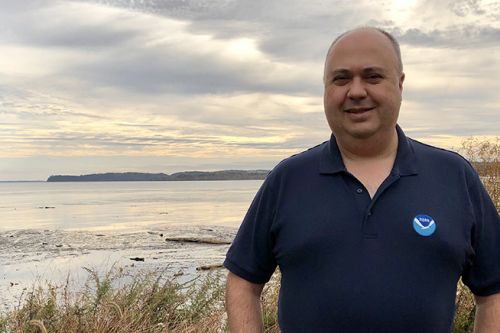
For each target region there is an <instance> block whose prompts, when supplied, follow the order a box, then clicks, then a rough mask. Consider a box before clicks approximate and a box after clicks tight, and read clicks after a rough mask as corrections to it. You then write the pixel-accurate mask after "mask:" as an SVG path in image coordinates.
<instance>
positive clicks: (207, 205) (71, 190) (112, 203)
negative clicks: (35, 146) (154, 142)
mask: <svg viewBox="0 0 500 333" xmlns="http://www.w3.org/2000/svg"><path fill="white" fill-rule="evenodd" d="M261 184H262V181H261V180H246V181H241V180H240V181H190V182H75V183H46V182H35V183H21V182H20V183H15V182H14V183H0V231H8V230H14V229H61V230H78V229H85V230H100V229H144V228H149V227H151V226H154V225H157V224H158V225H165V224H171V225H184V224H190V225H224V226H234V227H237V226H239V224H240V223H241V220H242V218H243V216H244V214H245V212H246V210H247V209H248V206H249V205H250V203H251V200H252V198H253V196H254V195H255V193H256V192H257V190H258V188H259V186H260V185H261Z"/></svg>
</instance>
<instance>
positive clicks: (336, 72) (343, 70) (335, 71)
mask: <svg viewBox="0 0 500 333" xmlns="http://www.w3.org/2000/svg"><path fill="white" fill-rule="evenodd" d="M349 73H350V71H349V70H347V69H343V68H340V69H335V70H332V71H330V73H329V74H330V75H337V74H349Z"/></svg>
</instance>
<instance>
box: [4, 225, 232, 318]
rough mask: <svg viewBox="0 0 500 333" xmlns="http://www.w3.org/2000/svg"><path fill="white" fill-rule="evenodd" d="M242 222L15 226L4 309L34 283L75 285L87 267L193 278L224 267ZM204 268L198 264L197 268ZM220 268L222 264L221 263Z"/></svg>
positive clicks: (8, 241) (8, 238)
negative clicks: (93, 227)
mask: <svg viewBox="0 0 500 333" xmlns="http://www.w3.org/2000/svg"><path fill="white" fill-rule="evenodd" d="M235 233H236V228H232V227H224V226H176V227H173V226H162V225H156V226H152V227H151V228H149V229H148V230H143V231H124V230H119V231H114V230H104V231H101V230H99V231H88V230H87V231H67V230H11V231H5V232H1V233H0V311H6V310H9V309H12V308H13V307H14V306H16V305H18V304H19V299H21V298H22V297H23V295H25V294H26V293H27V292H28V291H29V290H30V289H31V288H32V287H33V286H34V285H36V284H41V285H43V284H44V283H45V282H46V281H49V282H52V283H56V284H61V283H64V282H65V281H66V280H67V279H69V280H70V281H71V282H72V283H71V284H72V285H74V286H75V288H78V286H81V285H82V284H83V282H84V281H85V280H86V278H87V277H88V273H87V272H86V271H85V270H84V269H83V268H82V267H87V268H91V269H96V270H97V271H98V272H101V273H102V272H107V271H109V269H110V268H111V267H113V266H114V267H123V268H125V269H127V270H130V271H131V272H132V273H133V271H139V270H156V271H158V270H162V271H164V276H166V277H176V278H177V279H180V280H186V281H187V280H189V279H192V278H193V277H195V276H196V275H198V274H202V272H204V270H202V268H207V267H206V266H208V267H212V268H213V267H220V265H221V264H222V262H223V260H224V257H225V254H226V251H227V249H228V248H229V244H230V242H231V241H232V239H233V238H234V235H235ZM197 269H198V270H197ZM215 269H218V268H215Z"/></svg>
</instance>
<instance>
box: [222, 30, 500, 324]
mask: <svg viewBox="0 0 500 333" xmlns="http://www.w3.org/2000/svg"><path fill="white" fill-rule="evenodd" d="M402 67H403V66H402V62H401V55H400V51H399V46H398V43H397V42H396V40H395V39H394V38H393V37H392V36H391V35H389V34H388V33H387V32H385V31H382V30H379V29H376V28H359V29H355V30H352V31H348V32H346V33H344V34H343V35H341V36H340V37H339V38H337V39H336V40H335V41H334V42H333V44H332V46H331V47H330V50H329V52H328V55H327V59H326V63H325V73H324V83H325V91H324V107H325V114H326V118H327V120H328V124H329V126H330V128H331V130H332V136H331V139H330V141H328V142H325V143H323V144H321V145H319V146H317V147H314V148H312V149H310V150H308V151H306V152H303V153H301V154H298V155H295V156H292V157H290V158H288V159H286V160H285V161H283V162H282V163H280V164H279V165H278V166H277V167H276V168H275V169H274V170H273V171H272V172H271V173H270V174H269V176H268V177H267V179H266V181H265V182H264V184H263V185H262V187H261V189H260V190H259V192H258V193H257V195H256V197H255V199H254V201H253V202H252V205H251V207H250V209H249V211H248V213H247V215H246V217H245V220H244V221H243V223H242V226H241V227H240V230H239V231H238V234H237V236H236V238H235V240H234V242H233V244H232V246H231V248H230V249H229V251H228V254H227V258H226V261H225V263H224V264H225V266H226V267H227V268H228V269H229V271H230V273H229V275H228V280H227V294H226V302H227V311H228V318H229V326H230V329H231V332H245V333H247V332H262V329H263V328H262V327H263V325H262V319H261V313H260V295H261V292H262V288H263V286H264V284H265V283H266V282H267V281H268V280H269V278H270V276H271V275H272V273H273V272H274V270H275V268H276V267H277V266H279V268H280V271H281V274H282V275H281V289H280V298H279V309H278V314H279V323H280V327H281V330H282V332H285V333H289V332H301V333H302V332H341V333H346V332H356V333H357V332H359V333H361V332H363V333H365V332H377V333H378V332H405V333H412V332H415V333H417V332H418V333H422V332H425V333H445V332H451V327H452V322H453V314H454V300H455V294H456V286H457V281H458V280H459V278H460V277H461V278H462V279H463V281H464V283H465V284H466V285H467V286H469V288H470V289H471V290H472V292H473V293H474V294H475V295H476V300H477V314H476V324H475V326H476V327H475V332H476V333H493V332H500V294H499V293H500V219H499V215H498V212H497V211H496V209H495V207H494V205H493V203H492V202H491V200H490V198H489V197H488V195H487V193H486V192H485V190H484V188H483V187H482V185H481V182H480V180H479V177H478V175H477V174H476V172H475V171H474V170H473V169H472V167H471V166H470V165H469V164H468V163H467V162H466V161H465V160H464V159H463V158H461V157H460V156H458V155H457V154H455V153H452V152H448V151H444V150H441V149H438V148H434V147H430V146H427V145H424V144H422V143H419V142H417V141H414V140H411V139H409V138H407V137H406V136H405V134H404V133H403V131H402V130H401V128H399V126H398V125H397V124H396V123H397V119H398V114H399V109H400V104H401V94H402V90H403V82H404V78H405V75H404V73H403V68H402ZM435 112H436V113H438V112H439V110H436V111H435Z"/></svg>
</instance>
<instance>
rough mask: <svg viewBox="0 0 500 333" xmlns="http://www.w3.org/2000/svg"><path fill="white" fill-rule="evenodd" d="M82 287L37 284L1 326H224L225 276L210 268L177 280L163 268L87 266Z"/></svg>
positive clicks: (25, 330) (115, 329) (150, 330)
mask: <svg viewBox="0 0 500 333" xmlns="http://www.w3.org/2000/svg"><path fill="white" fill-rule="evenodd" d="M87 271H88V273H89V279H88V281H87V284H86V285H85V287H83V290H81V291H78V292H72V291H71V290H69V289H70V287H69V283H68V282H66V283H65V284H63V285H60V286H57V285H52V284H48V285H46V286H43V287H34V288H33V290H32V291H31V292H29V293H28V294H27V295H26V296H25V299H24V300H23V302H22V305H21V306H19V307H17V308H16V309H14V311H12V312H10V313H8V314H5V315H3V316H2V317H0V332H22V333H37V332H44V330H45V331H47V332H51V333H67V332H77V333H80V332H81V333H86V332H89V333H90V332H92V333H94V332H95V333H105V332H106V333H119V332H123V333H125V332H127V333H130V332H145V333H146V332H147V333H156V332H157V333H167V332H169V333H176V332H208V333H211V332H214V333H215V332H220V331H222V330H223V322H224V320H223V315H224V310H223V309H224V304H223V293H224V288H223V279H222V277H221V274H215V273H212V274H208V275H206V276H204V277H201V278H199V279H196V280H193V281H190V282H187V283H178V282H176V281H175V280H172V279H164V278H163V277H162V275H161V273H159V272H154V273H152V272H140V273H137V274H136V275H134V276H128V275H126V274H124V273H123V271H122V270H120V269H112V270H111V271H109V272H108V273H106V274H105V275H104V276H100V275H99V274H98V273H97V272H96V271H94V270H87Z"/></svg>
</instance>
